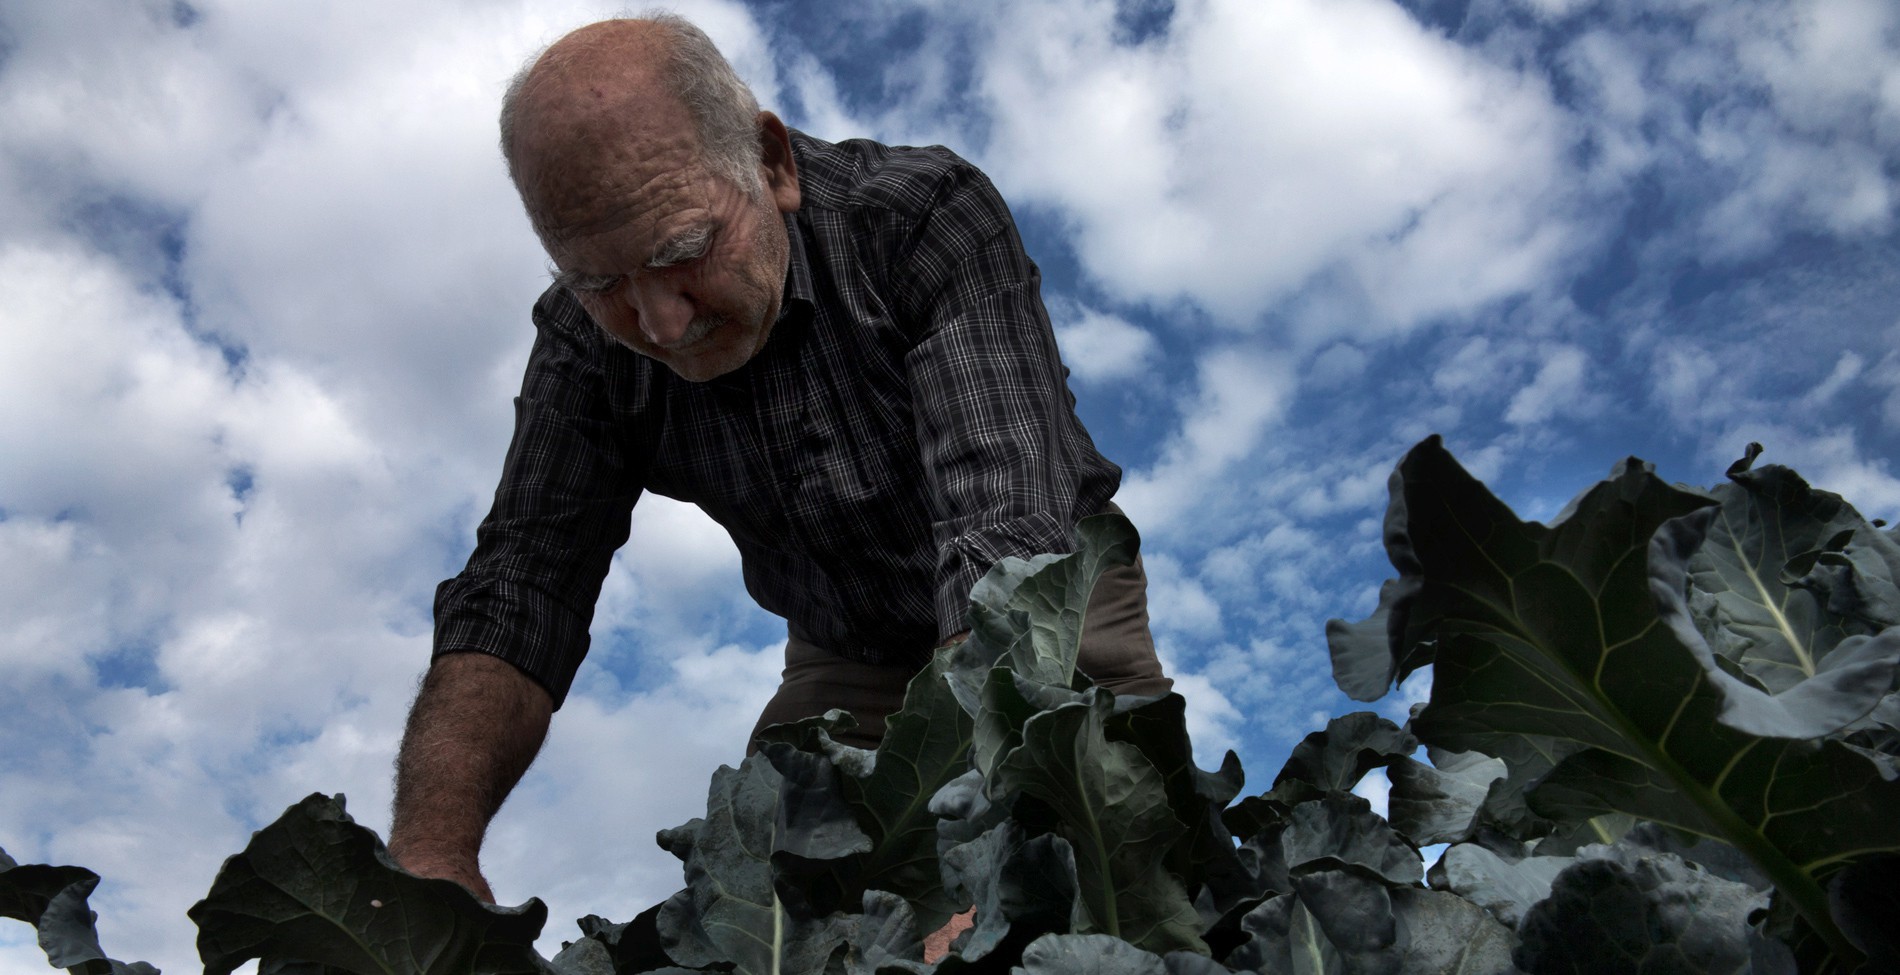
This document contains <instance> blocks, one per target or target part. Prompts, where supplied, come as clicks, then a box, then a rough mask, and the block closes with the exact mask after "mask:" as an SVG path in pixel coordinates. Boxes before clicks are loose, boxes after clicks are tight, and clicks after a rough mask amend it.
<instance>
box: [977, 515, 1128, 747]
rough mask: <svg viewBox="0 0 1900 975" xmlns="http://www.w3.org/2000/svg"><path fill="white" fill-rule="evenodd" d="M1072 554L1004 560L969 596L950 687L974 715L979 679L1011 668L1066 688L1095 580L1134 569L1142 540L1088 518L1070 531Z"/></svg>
mask: <svg viewBox="0 0 1900 975" xmlns="http://www.w3.org/2000/svg"><path fill="white" fill-rule="evenodd" d="M1075 537H1076V549H1075V551H1074V552H1071V553H1068V554H1066V555H1038V556H1036V557H1035V558H1032V559H1018V558H1006V559H1003V560H1001V561H999V562H997V563H996V564H995V565H993V566H991V567H990V571H989V573H988V574H986V575H985V576H984V577H983V578H982V579H980V580H978V581H977V584H976V586H975V588H973V589H971V590H970V637H969V639H967V640H965V641H964V642H963V644H962V645H961V646H960V647H959V648H958V653H957V655H956V657H955V662H956V666H955V668H954V670H955V673H953V675H952V687H953V689H955V690H956V692H957V696H958V699H959V700H960V701H961V702H962V703H963V706H964V709H965V710H966V711H968V712H969V713H971V714H973V715H974V714H975V713H976V712H977V708H978V706H979V705H978V702H979V699H980V698H981V696H982V683H983V680H984V675H985V674H986V673H987V672H988V670H989V668H990V667H991V666H994V665H995V664H997V663H1000V662H1003V661H1008V662H1009V664H1010V666H1011V668H1012V669H1013V670H1015V672H1016V673H1018V674H1021V675H1022V676H1024V677H1027V678H1029V679H1031V680H1034V681H1037V682H1040V683H1043V684H1053V685H1057V686H1067V685H1068V684H1069V683H1070V681H1071V680H1072V679H1073V676H1074V673H1075V658H1076V652H1077V649H1078V647H1079V645H1080V640H1081V635H1082V626H1083V623H1084V620H1085V617H1086V614H1087V610H1088V603H1089V594H1090V593H1091V592H1093V591H1094V589H1095V580H1096V579H1097V578H1099V577H1100V576H1101V574H1102V573H1103V572H1106V571H1108V569H1109V568H1110V567H1112V566H1116V565H1132V564H1133V563H1134V561H1135V555H1136V553H1137V552H1139V551H1140V548H1141V538H1140V536H1139V535H1138V534H1136V532H1135V527H1134V526H1133V525H1131V524H1129V522H1128V519H1127V518H1124V517H1122V516H1121V515H1118V514H1114V513H1109V514H1099V515H1091V516H1089V517H1087V518H1084V519H1082V520H1081V521H1080V522H1079V523H1077V524H1076V526H1075Z"/></svg>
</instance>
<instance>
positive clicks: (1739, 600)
mask: <svg viewBox="0 0 1900 975" xmlns="http://www.w3.org/2000/svg"><path fill="white" fill-rule="evenodd" d="M1729 478H1730V483H1728V484H1724V485H1721V486H1720V487H1717V488H1715V489H1714V491H1713V493H1714V495H1715V497H1716V498H1717V499H1718V500H1719V501H1720V502H1721V505H1720V507H1719V508H1715V509H1711V510H1708V511H1704V512H1699V513H1698V514H1697V515H1695V516H1692V517H1688V518H1682V519H1679V520H1677V521H1676V522H1673V523H1671V524H1669V525H1666V526H1664V528H1663V531H1662V534H1661V536H1659V537H1658V539H1657V546H1656V551H1655V553H1654V555H1653V556H1652V559H1651V565H1650V569H1651V572H1652V575H1653V576H1654V580H1655V581H1654V582H1653V585H1654V586H1655V588H1656V594H1657V596H1658V598H1659V599H1660V600H1661V601H1662V603H1661V605H1662V612H1663V617H1664V619H1665V620H1666V621H1667V622H1668V623H1669V624H1670V626H1671V627H1673V628H1674V629H1675V631H1676V635H1677V637H1678V639H1680V640H1682V642H1683V643H1684V645H1686V646H1688V647H1689V648H1690V649H1691V650H1693V651H1695V652H1696V653H1697V655H1698V656H1700V657H1702V658H1703V660H1704V666H1705V667H1707V668H1709V669H1710V670H1712V671H1714V673H1713V674H1712V679H1714V680H1715V681H1716V683H1717V685H1718V687H1719V688H1720V689H1721V691H1722V694H1723V697H1724V698H1725V700H1726V701H1727V705H1726V707H1725V708H1724V711H1723V715H1722V719H1723V721H1725V722H1727V723H1728V724H1731V725H1733V726H1735V727H1736V728H1739V729H1741V730H1743V731H1747V732H1750V733H1752V734H1757V735H1768V736H1775V737H1783V738H1819V737H1822V736H1824V735H1830V734H1833V733H1835V732H1837V731H1839V730H1841V729H1842V728H1843V727H1845V726H1847V725H1848V724H1849V723H1850V722H1852V721H1854V720H1856V719H1858V718H1860V717H1861V716H1862V715H1865V714H1866V713H1867V712H1869V711H1871V710H1872V709H1873V707H1874V705H1875V704H1876V703H1877V702H1878V701H1879V700H1880V698H1881V697H1883V696H1885V695H1886V694H1887V693H1888V692H1889V691H1890V690H1892V685H1893V680H1894V663H1895V661H1896V660H1897V659H1900V633H1896V634H1894V635H1893V636H1892V637H1890V638H1886V639H1882V638H1880V637H1878V636H1876V634H1878V633H1879V632H1880V630H1881V629H1882V628H1884V625H1880V626H1876V625H1874V624H1872V623H1870V622H1869V621H1868V620H1866V619H1863V618H1862V617H1861V616H1860V615H1846V614H1842V613H1838V612H1834V611H1832V610H1830V609H1829V607H1828V603H1829V601H1830V600H1829V596H1828V594H1827V593H1825V592H1819V591H1817V590H1816V588H1815V586H1814V584H1812V583H1808V584H1804V581H1803V577H1801V576H1794V575H1791V574H1790V573H1789V572H1788V571H1787V566H1788V565H1789V564H1790V563H1791V562H1792V561H1795V560H1796V559H1797V558H1798V557H1801V556H1802V555H1803V553H1808V556H1809V557H1810V558H1815V559H1818V558H1819V557H1820V555H1821V554H1822V553H1825V552H1837V551H1838V549H1839V548H1840V547H1841V546H1843V545H1845V544H1846V543H1847V542H1848V541H1850V540H1851V539H1853V538H1855V537H1857V536H1858V537H1863V538H1873V539H1876V540H1877V539H1878V535H1879V533H1878V532H1877V531H1876V530H1875V529H1874V528H1873V527H1872V526H1871V525H1868V524H1867V523H1866V521H1864V520H1863V519H1862V518H1861V517H1860V515H1859V514H1858V513H1857V512H1855V511H1854V509H1853V508H1852V507H1851V506H1849V505H1848V504H1847V503H1846V502H1844V501H1842V500H1841V499H1840V497H1839V496H1838V495H1833V494H1829V493H1827V492H1825V491H1816V490H1814V489H1813V488H1811V487H1809V486H1808V484H1807V482H1805V481H1803V480H1802V479H1801V478H1800V477H1799V476H1798V475H1796V474H1795V473H1794V472H1793V471H1791V470H1788V469H1787V468H1785V467H1765V468H1761V469H1759V470H1731V471H1730V474H1729ZM1850 577H1851V578H1852V579H1859V578H1860V577H1861V576H1860V574H1858V573H1852V574H1850ZM1830 587H1831V588H1832V589H1833V590H1834V591H1836V592H1839V593H1842V594H1843V597H1842V598H1843V600H1844V601H1845V603H1846V604H1847V608H1848V609H1850V610H1853V611H1855V612H1857V613H1858V612H1862V611H1864V610H1865V608H1866V607H1865V605H1864V604H1863V603H1862V601H1861V600H1860V599H1859V597H1858V595H1857V593H1858V588H1857V587H1856V586H1855V585H1853V584H1852V583H1850V582H1847V581H1842V580H1834V581H1833V582H1832V583H1831V586H1830ZM1850 591H1851V592H1854V593H1856V595H1855V596H1853V597H1851V598H1850V597H1847V596H1846V595H1845V594H1846V593H1848V592H1850ZM1718 655H1719V657H1720V658H1721V661H1719V662H1718V661H1717V660H1716V659H1714V658H1715V657H1716V656H1718ZM1723 664H1729V665H1732V666H1723ZM1732 669H1739V670H1741V671H1742V674H1743V676H1736V675H1734V674H1732V673H1730V670H1732Z"/></svg>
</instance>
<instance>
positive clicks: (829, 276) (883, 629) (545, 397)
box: [435, 132, 1121, 705]
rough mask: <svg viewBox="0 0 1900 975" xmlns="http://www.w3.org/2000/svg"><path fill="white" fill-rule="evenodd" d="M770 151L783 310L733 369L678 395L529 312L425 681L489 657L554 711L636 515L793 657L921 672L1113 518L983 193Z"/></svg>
mask: <svg viewBox="0 0 1900 975" xmlns="http://www.w3.org/2000/svg"><path fill="white" fill-rule="evenodd" d="M792 146H793V151H794V153H795V154H796V158H797V161H798V174H799V187H800V189H801V190H802V193H803V203H802V205H801V206H800V208H799V210H798V211H797V212H796V213H794V214H791V215H788V216H787V217H786V224H787V227H788V228H789V230H790V236H791V264H790V270H789V272H788V274H787V275H786V281H785V300H784V303H783V305H782V311H781V313H780V315H779V318H778V321H777V322H776V323H775V324H774V326H773V329H772V333H771V337H770V339H769V340H768V341H767V343H766V345H765V348H763V349H762V350H760V352H759V354H758V355H757V356H755V357H754V358H753V359H752V361H750V362H749V363H747V364H746V365H744V366H742V367H741V368H739V369H737V370H735V371H733V372H731V373H729V374H727V375H725V376H722V377H720V378H718V379H715V380H713V381H711V382H706V383H690V382H686V381H684V380H681V379H679V378H678V377H677V376H674V375H673V373H672V372H671V371H670V370H668V369H667V368H666V367H665V366H664V365H661V364H660V363H657V362H655V361H653V360H651V359H648V358H646V357H644V356H641V355H639V354H637V353H635V352H633V351H631V350H628V349H626V348H623V347H621V346H619V345H618V344H616V343H614V342H612V341H610V340H608V339H607V338H606V337H605V336H604V334H603V333H602V332H601V331H600V329H599V328H598V327H597V326H595V324H594V323H593V320H592V319H590V318H588V317H587V314H586V313H585V312H583V311H582V310H581V307H580V305H579V303H577V302H576V301H575V300H574V298H573V296H572V295H570V294H568V293H567V292H566V291H565V290H563V289H561V288H558V287H557V288H551V289H549V290H548V291H547V292H546V293H545V294H543V295H542V296H541V299H540V300H539V301H538V302H537V303H536V304H535V307H534V324H535V327H536V329H537V330H538V335H537V337H536V340H535V343H534V351H533V354H532V355H531V356H530V357H529V360H528V369H527V375H526V378H525V379H524V380H523V382H522V388H521V395H520V397H518V398H517V399H516V400H515V435H514V442H513V443H512V444H511V445H510V446H509V448H508V455H507V459H506V461H505V462H504V465H503V468H502V476H501V484H500V486H499V487H498V488H497V489H496V491H495V503H494V507H493V509H492V510H491V511H490V512H489V514H488V517H487V518H486V519H485V520H484V521H483V522H482V525H481V528H480V530H479V531H478V533H477V535H476V546H475V552H474V554H473V555H472V556H471V557H470V558H469V562H468V566H467V567H466V568H465V569H463V571H462V572H461V574H460V575H457V576H456V577H455V578H453V579H450V580H448V581H447V582H444V583H443V584H442V585H441V586H440V587H439V588H438V589H437V591H436V602H435V612H436V633H435V652H436V654H437V655H440V654H444V653H453V652H460V651H479V652H483V653H490V654H494V655H495V656H498V657H501V658H502V659H505V660H508V661H510V662H512V663H514V664H515V665H516V666H518V667H520V668H521V669H522V670H524V671H525V672H527V673H528V674H529V675H530V676H532V677H533V678H535V679H536V680H537V681H539V682H540V683H541V684H542V685H543V686H545V687H546V688H547V689H548V691H549V692H550V693H551V694H552V695H553V696H554V700H555V703H556V704H557V705H558V704H559V703H560V702H561V701H562V699H563V698H565V696H566V694H567V689H568V686H569V684H570V683H571V682H572V680H573V678H574V672H575V670H576V669H577V668H578V667H579V666H580V662H581V658H582V657H583V656H584V655H585V654H586V652H587V646H588V635H587V629H588V625H589V623H590V621H591V620H592V618H593V612H594V601H595V599H596V597H597V596H598V595H599V593H600V586H601V581H602V579H603V578H604V577H605V575H606V572H607V567H608V563H609V560H610V559H611V558H612V556H613V553H614V550H615V549H617V548H619V546H620V544H621V543H622V542H624V541H625V540H626V538H627V525H628V518H629V515H630V513H631V511H632V508H633V505H634V502H635V501H636V500H638V498H639V497H640V494H641V492H642V491H654V492H657V493H659V494H663V495H666V496H667V497H672V498H678V499H680V500H683V501H691V502H693V503H695V504H697V505H699V506H700V507H701V508H702V509H704V510H705V511H706V512H707V514H709V515H711V516H712V517H713V519H714V520H716V521H718V522H719V523H720V524H721V525H723V526H724V527H725V528H726V530H727V531H728V532H729V533H731V535H732V539H733V541H734V542H736V543H737V544H738V547H739V552H740V556H741V561H742V564H743V566H744V573H745V584H746V589H747V591H748V592H750V593H751V594H752V597H753V598H754V599H756V600H758V603H759V605H760V606H763V607H764V608H765V609H767V610H769V611H771V612H773V613H777V614H779V615H781V616H784V617H785V618H786V619H787V620H788V621H789V624H790V629H791V632H793V633H794V634H797V635H798V636H800V637H802V638H804V639H806V640H809V641H811V642H812V643H815V644H817V645H818V646H821V647H825V648H828V649H830V650H832V651H834V652H837V653H839V654H841V655H843V656H846V657H849V658H851V659H854V660H860V661H865V662H871V663H888V664H906V665H918V664H920V663H921V662H922V661H923V660H924V659H926V658H927V655H928V653H929V651H930V649H931V648H932V647H934V646H936V645H938V643H939V642H940V641H941V640H942V639H944V638H945V637H948V636H950V635H952V634H955V633H958V632H961V631H963V630H965V629H967V628H968V624H967V622H966V621H965V613H966V610H967V608H968V600H969V592H970V587H971V586H972V585H974V584H975V583H976V580H977V579H978V578H980V577H981V576H982V574H983V573H984V572H985V571H987V570H988V569H989V566H990V564H991V563H993V562H995V561H997V560H998V559H1001V558H1002V557H1004V556H1007V555H1016V556H1024V557H1027V556H1030V555H1034V554H1037V553H1041V552H1065V551H1069V550H1070V549H1071V548H1072V546H1073V542H1072V538H1071V535H1072V531H1073V528H1074V525H1075V522H1076V520H1077V519H1079V518H1081V517H1083V516H1085V515H1089V514H1093V513H1095V512H1096V511H1099V510H1100V509H1101V508H1102V506H1103V505H1104V504H1105V503H1106V502H1107V501H1108V499H1109V497H1110V496H1111V495H1113V494H1114V492H1115V489H1116V487H1117V485H1118V484H1119V483H1120V479H1121V471H1120V469H1119V468H1117V467H1116V466H1115V465H1114V464H1112V463H1110V462H1109V461H1107V460H1106V459H1104V458H1103V457H1102V456H1101V454H1100V453H1098V452H1097V451H1096V449H1095V445H1094V444H1093V443H1092V442H1091V441H1090V439H1089V435H1088V432H1087V431H1086V430H1084V429H1083V428H1082V424H1081V421H1080V420H1078V419H1077V418H1076V415H1075V399H1074V397H1073V396H1072V395H1071V394H1070V392H1069V390H1068V387H1067V384H1066V382H1065V378H1064V377H1065V376H1066V370H1065V369H1064V368H1063V367H1062V364H1061V362H1060V361H1059V360H1058V358H1057V355H1056V346H1055V338H1054V335H1053V333H1052V331H1051V329H1050V325H1049V319H1048V316H1047V314H1046V313H1045V312H1044V310H1043V306H1042V300H1041V297H1040V295H1039V291H1038V288H1039V280H1040V278H1039V274H1038V272H1037V270H1036V267H1035V265H1034V264H1033V263H1031V262H1030V260H1029V258H1028V257H1027V256H1026V255H1025V254H1024V253H1023V247H1022V242H1021V240H1020V239H1019V238H1018V237H1017V234H1016V228H1015V225H1014V223H1013V222H1012V221H1011V219H1010V216H1009V211H1008V208H1007V207H1006V206H1005V205H1004V203H1003V201H1002V199H1001V197H999V196H998V195H997V193H996V190H995V188H994V187H992V186H991V185H990V182H989V180H988V179H987V178H986V177H984V175H983V174H982V173H981V172H979V171H978V170H977V169H976V168H975V167H973V166H971V165H970V164H969V163H967V162H965V161H963V160H962V159H960V158H958V157H957V156H956V155H955V154H953V153H951V152H950V151H948V150H946V149H943V148H941V147H931V148H926V149H913V148H902V147H898V148H894V147H887V146H882V145H878V144H876V143H872V142H865V141H861V140H853V141H848V142H841V143H837V144H835V145H834V144H831V143H826V142H822V141H819V140H817V139H813V138H811V137H809V136H806V135H804V134H803V133H797V132H794V133H793V135H792ZM635 544H636V546H637V545H638V541H637V540H636V542H635ZM635 557H636V558H637V557H638V555H637V554H636V555H635Z"/></svg>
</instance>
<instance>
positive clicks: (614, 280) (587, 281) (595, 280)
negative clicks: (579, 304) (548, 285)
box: [554, 271, 622, 295]
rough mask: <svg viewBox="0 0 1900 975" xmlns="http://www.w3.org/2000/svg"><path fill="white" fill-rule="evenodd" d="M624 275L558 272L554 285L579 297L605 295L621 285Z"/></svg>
mask: <svg viewBox="0 0 1900 975" xmlns="http://www.w3.org/2000/svg"><path fill="white" fill-rule="evenodd" d="M621 277H622V275H618V274H582V273H580V272H578V271H557V272H555V274H554V283H555V284H558V285H560V286H561V287H563V288H566V289H567V290H569V291H572V292H573V293H575V294H577V295H604V294H606V293H607V292H609V291H612V290H613V289H614V288H615V287H616V286H618V285H619V284H620V280H621Z"/></svg>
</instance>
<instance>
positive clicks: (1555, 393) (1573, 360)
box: [1504, 346, 1596, 426]
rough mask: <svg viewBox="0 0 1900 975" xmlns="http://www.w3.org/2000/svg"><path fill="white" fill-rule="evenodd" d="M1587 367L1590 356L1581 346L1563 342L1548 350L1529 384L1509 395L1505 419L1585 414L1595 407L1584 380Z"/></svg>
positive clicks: (1532, 420)
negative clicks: (1508, 405) (1561, 344)
mask: <svg viewBox="0 0 1900 975" xmlns="http://www.w3.org/2000/svg"><path fill="white" fill-rule="evenodd" d="M1589 371H1590V357H1589V355H1588V354H1587V353H1585V352H1584V351H1583V350H1582V349H1578V348H1575V347H1571V346H1563V347H1559V348H1555V349H1551V350H1549V351H1548V352H1546V353H1545V355H1544V361H1543V364H1542V365H1540V366H1538V368H1537V375H1536V376H1535V377H1534V378H1533V379H1532V380H1531V382H1530V385H1528V386H1525V387H1524V388H1522V389H1520V390H1518V391H1517V393H1516V394H1515V395H1513V396H1512V397H1511V405H1510V407H1509V408H1507V409H1506V410H1505V412H1504V419H1505V421H1506V422H1508V423H1512V424H1515V425H1518V426H1528V425H1531V424H1537V423H1543V422H1545V421H1547V420H1549V419H1550V418H1551V417H1552V416H1558V415H1569V416H1579V415H1585V414H1587V413H1588V412H1589V411H1591V410H1593V409H1595V408H1596V404H1595V401H1594V399H1593V398H1592V396H1591V395H1590V390H1589V388H1588V386H1587V384H1586V380H1587V379H1588V378H1589Z"/></svg>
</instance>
